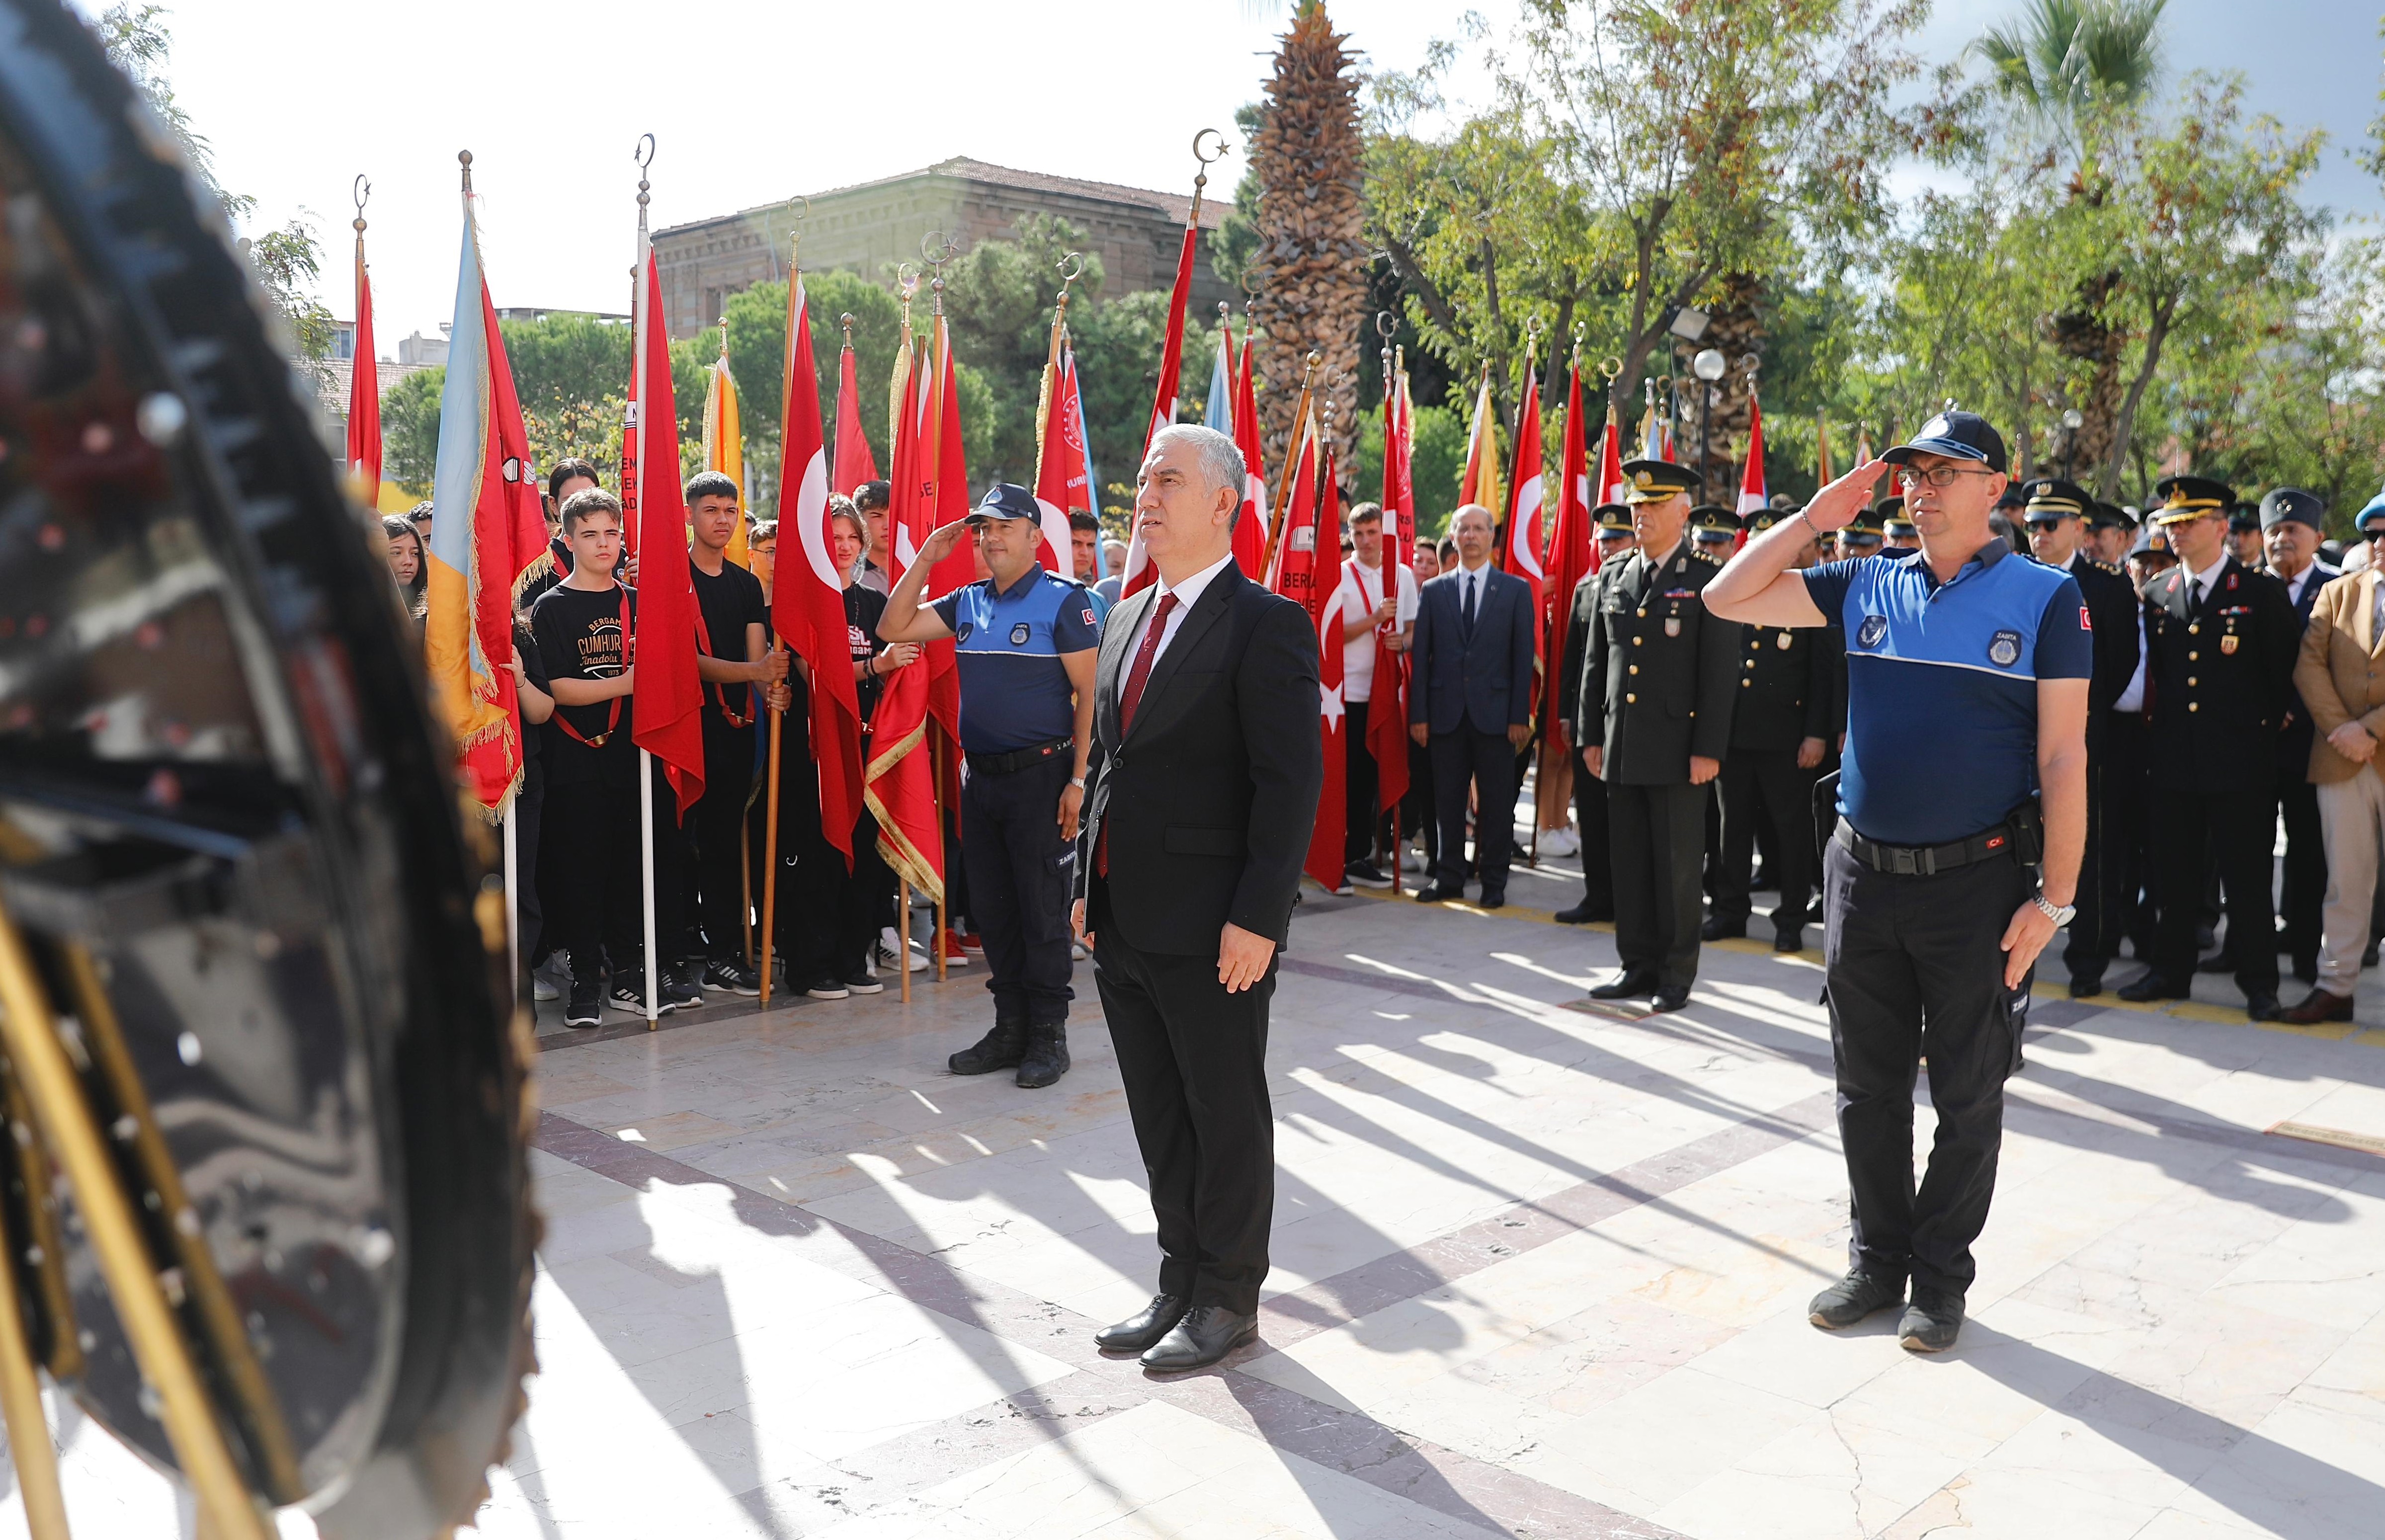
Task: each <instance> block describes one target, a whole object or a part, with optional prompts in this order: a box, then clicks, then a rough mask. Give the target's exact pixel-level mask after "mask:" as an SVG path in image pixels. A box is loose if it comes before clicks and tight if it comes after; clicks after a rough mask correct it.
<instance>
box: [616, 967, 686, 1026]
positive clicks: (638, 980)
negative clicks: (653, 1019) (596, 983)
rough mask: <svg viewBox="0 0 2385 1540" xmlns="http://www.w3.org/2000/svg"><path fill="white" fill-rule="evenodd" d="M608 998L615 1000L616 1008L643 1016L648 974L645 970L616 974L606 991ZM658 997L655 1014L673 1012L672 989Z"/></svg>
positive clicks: (662, 1014)
mask: <svg viewBox="0 0 2385 1540" xmlns="http://www.w3.org/2000/svg"><path fill="white" fill-rule="evenodd" d="M606 999H608V1000H611V1001H612V1002H613V1008H614V1009H615V1010H626V1011H628V1012H629V1013H630V1014H631V1015H632V1016H643V1015H644V1014H645V1013H646V975H645V974H644V972H643V971H640V972H636V973H616V974H614V975H613V987H612V988H611V989H610V990H608V991H606ZM656 1000H657V1002H658V1003H657V1004H656V1007H655V1014H656V1015H657V1016H668V1015H669V1014H670V1013H671V1002H670V991H669V990H668V989H665V990H663V991H662V992H660V994H658V995H656Z"/></svg>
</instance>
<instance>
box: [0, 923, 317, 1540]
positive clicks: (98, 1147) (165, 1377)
mask: <svg viewBox="0 0 2385 1540" xmlns="http://www.w3.org/2000/svg"><path fill="white" fill-rule="evenodd" d="M0 1041H5V1042H6V1045H7V1050H8V1057H9V1059H10V1060H11V1061H12V1062H13V1063H14V1064H15V1066H16V1069H17V1073H18V1075H19V1077H20V1079H21V1082H22V1083H23V1085H24V1088H25V1095H26V1096H27V1097H28V1099H30V1100H31V1102H32V1104H33V1117H34V1119H35V1121H37V1122H39V1123H40V1125H41V1132H42V1134H43V1137H44V1140H45V1141H46V1142H47V1143H48V1145H49V1146H50V1149H51V1152H52V1153H53V1154H54V1155H55V1156H56V1158H57V1162H58V1165H59V1166H60V1167H61V1168H62V1169H63V1170H64V1171H65V1172H66V1176H67V1181H68V1182H69V1183H71V1184H72V1186H73V1188H74V1196H75V1203H76V1205H77V1207H78V1208H81V1211H82V1217H83V1225H84V1228H85V1230H86V1231H87V1232H88V1233H89V1235H90V1237H91V1246H92V1252H93V1255H94V1257H95V1258H97V1259H98V1262H99V1268H100V1272H101V1275H102V1276H103V1277H104V1278H105V1279H106V1282H107V1292H108V1295H109V1296H110V1297H111V1298H112V1299H114V1301H115V1302H116V1313H117V1316H118V1318H119V1320H121V1321H123V1323H124V1333H125V1336H126V1338H127V1339H128V1340H129V1341H130V1343H131V1347H132V1357H133V1359H134V1361H135V1362H137V1363H138V1364H139V1365H140V1367H141V1374H142V1377H143V1378H144V1380H146V1381H147V1382H148V1383H149V1384H150V1386H151V1387H152V1388H154V1389H155V1390H156V1394H157V1399H158V1402H159V1417H158V1421H160V1422H161V1423H163V1424H164V1426H165V1429H166V1436H167V1438H168V1439H169V1441H170V1442H171V1443H172V1444H173V1446H174V1459H175V1462H176V1463H177V1464H178V1465H180V1466H181V1470H182V1475H183V1479H185V1480H186V1481H188V1482H189V1483H190V1484H191V1492H192V1495H193V1496H194V1497H195V1498H196V1499H197V1502H198V1507H199V1512H200V1514H201V1515H202V1516H203V1517H204V1518H205V1519H206V1521H207V1522H208V1523H209V1524H210V1526H211V1527H212V1530H213V1533H214V1534H216V1535H217V1536H218V1537H219V1540H271V1535H272V1533H273V1532H272V1530H271V1528H270V1527H269V1526H268V1523H267V1521H266V1520H265V1517H264V1515H263V1514H262V1513H260V1512H259V1511H258V1509H257V1506H256V1499H255V1498H254V1497H252V1496H250V1495H249V1491H248V1487H247V1484H245V1483H244V1482H243V1480H242V1479H241V1474H240V1468H239V1467H238V1466H237V1465H236V1464H235V1463H234V1462H233V1460H232V1454H231V1446H229V1445H228V1444H226V1443H225V1441H224V1434H223V1430H222V1429H221V1428H220V1427H219V1426H218V1425H217V1423H216V1416H215V1409H214V1407H213V1406H212V1405H211V1404H210V1403H209V1401H208V1397H207V1393H206V1386H205V1384H204V1383H202V1382H201V1380H200V1377H199V1368H198V1363H197V1360H196V1359H195V1358H193V1356H192V1354H191V1347H190V1344H189V1343H188V1342H186V1341H184V1340H183V1337H182V1329H181V1322H179V1321H176V1320H175V1319H174V1310H173V1307H172V1306H170V1305H169V1304H168V1303H167V1301H166V1291H165V1286H164V1285H163V1284H162V1283H160V1282H159V1281H158V1278H157V1274H156V1272H155V1271H153V1270H152V1265H151V1258H150V1256H149V1249H148V1246H147V1243H146V1242H145V1241H144V1240H143V1238H142V1234H141V1224H140V1221H139V1220H138V1219H137V1218H136V1216H135V1215H134V1212H133V1200H132V1197H131V1194H129V1193H127V1192H126V1191H125V1190H124V1187H123V1185H122V1183H120V1182H119V1180H118V1176H117V1171H116V1166H115V1163H114V1161H113V1160H112V1159H111V1158H110V1157H109V1155H108V1152H107V1146H106V1143H105V1142H104V1141H103V1139H102V1137H101V1135H100V1131H99V1125H98V1122H97V1121H96V1120H95V1119H94V1117H93V1116H92V1110H91V1104H90V1103H89V1102H88V1101H86V1100H85V1099H84V1098H83V1091H82V1086H81V1083H80V1082H79V1081H78V1080H77V1079H76V1077H75V1070H74V1066H73V1065H72V1064H71V1063H70V1062H69V1060H68V1058H67V1050H66V1045H65V1044H64V1043H62V1042H61V1041H60V1040H59V1037H58V1024H57V1020H56V1017H55V1016H54V1015H53V1013H52V1012H51V1009H50V1001H49V995H48V991H47V990H46V989H45V988H44V984H43V982H42V979H41V975H40V974H39V973H38V972H37V971H36V970H35V969H34V967H33V959H32V955H31V952H29V951H28V950H27V949H26V945H25V938H24V936H23V935H22V934H21V933H19V931H18V929H17V924H16V921H15V920H14V919H12V918H11V917H10V916H9V914H8V912H7V909H6V906H5V905H0Z"/></svg>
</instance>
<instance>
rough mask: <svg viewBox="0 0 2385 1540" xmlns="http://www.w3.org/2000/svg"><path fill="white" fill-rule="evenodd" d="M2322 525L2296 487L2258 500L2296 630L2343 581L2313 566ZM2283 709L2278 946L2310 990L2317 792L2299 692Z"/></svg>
mask: <svg viewBox="0 0 2385 1540" xmlns="http://www.w3.org/2000/svg"><path fill="white" fill-rule="evenodd" d="M2326 522H2327V505H2326V504H2325V503H2323V502H2321V501H2320V500H2319V499H2318V498H2317V497H2316V496H2314V495H2311V494H2310V493H2307V492H2304V490H2302V488H2300V487H2292V486H2281V487H2278V488H2275V489H2273V490H2272V491H2271V492H2270V493H2269V495H2267V496H2266V497H2264V498H2262V499H2261V542H2262V547H2263V550H2264V552H2265V554H2266V556H2267V557H2268V568H2269V575H2270V576H2271V577H2274V578H2276V579H2277V580H2278V581H2279V582H2282V583H2284V584H2285V585H2286V597H2287V598H2288V599H2290V600H2291V601H2292V602H2293V607H2294V619H2295V620H2296V621H2297V622H2298V623H2299V625H2300V627H2301V628H2302V629H2303V630H2307V629H2309V626H2310V618H2311V606H2312V604H2313V603H2314V602H2316V600H2317V598H2318V591H2319V590H2320V589H2322V588H2324V587H2326V586H2327V585H2328V584H2329V583H2330V582H2334V581H2335V580H2336V579H2338V578H2340V577H2341V576H2343V570H2342V569H2341V568H2340V567H2330V566H2329V565H2328V564H2327V563H2326V562H2324V561H2321V560H2319V559H2318V543H2319V538H2320V535H2321V533H2322V532H2324V531H2325V529H2326ZM2300 633H2301V632H2300V631H2297V632H2296V634H2297V635H2299V634H2300ZM2287 707H2288V709H2289V710H2290V711H2291V713H2292V715H2291V716H2289V717H2288V718H2287V719H2286V729H2285V731H2284V732H2280V733H2279V734H2278V808H2279V814H2280V816H2282V817H2283V818H2284V819H2285V821H2286V859H2285V886H2284V888H2283V890H2282V892H2281V894H2280V895H2279V903H2278V919H2279V921H2280V926H2279V930H2280V933H2279V938H2278V944H2279V946H2280V947H2282V948H2283V949H2284V951H2285V953H2286V955H2287V956H2288V957H2290V958H2292V959H2293V965H2294V977H2296V978H2298V979H2300V980H2302V981H2303V983H2316V982H2317V981H2318V945H2319V928H2320V927H2319V910H2320V908H2322V907H2323V906H2324V905H2325V903H2326V901H2327V841H2326V838H2325V836H2324V834H2323V833H2321V831H2320V829H2319V820H2318V788H2317V787H2316V786H2314V785H2312V784H2311V778H2310V759H2311V715H2310V712H2309V711H2308V710H2307V709H2306V708H2305V707H2304V705H2303V699H2302V695H2300V693H2299V692H2297V693H2296V694H2295V695H2294V696H2293V698H2292V699H2291V701H2289V702H2288V703H2287ZM2230 939H2231V941H2232V939H2233V938H2230Z"/></svg>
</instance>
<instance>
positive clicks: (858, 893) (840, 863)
mask: <svg viewBox="0 0 2385 1540" xmlns="http://www.w3.org/2000/svg"><path fill="white" fill-rule="evenodd" d="M795 886H796V887H797V888H798V889H799V890H800V891H801V893H802V895H803V897H802V901H801V902H800V903H799V904H798V905H797V906H796V914H797V917H798V919H799V920H800V924H799V925H798V927H797V929H796V932H795V933H794V935H793V938H792V945H793V949H794V955H793V958H792V962H793V968H794V979H795V982H796V983H797V984H798V985H799V986H805V985H808V984H810V983H816V982H818V981H823V980H827V979H839V980H846V981H850V980H853V979H857V978H860V977H861V976H862V975H863V974H864V973H865V972H867V971H868V967H869V948H870V945H872V944H873V943H874V942H876V941H877V939H878V932H879V930H880V927H881V926H883V925H884V924H885V923H886V900H887V899H888V898H890V897H891V896H893V893H894V869H893V868H892V867H890V866H888V865H887V864H886V858H885V857H883V856H881V855H880V854H879V853H878V820H877V819H876V818H874V817H872V816H871V815H870V813H869V812H868V810H867V809H864V811H863V812H862V814H861V816H860V818H858V819H857V820H855V821H854V825H853V869H852V870H850V871H848V870H845V864H844V852H843V851H842V850H839V849H838V848H837V847H836V846H834V845H830V844H829V842H828V835H827V833H826V831H825V830H823V829H821V828H818V827H817V826H815V827H814V829H812V830H811V831H810V832H809V835H808V841H807V843H806V845H805V848H804V851H803V855H802V858H801V859H800V860H799V861H798V862H797V863H796V865H795ZM897 966H900V964H897Z"/></svg>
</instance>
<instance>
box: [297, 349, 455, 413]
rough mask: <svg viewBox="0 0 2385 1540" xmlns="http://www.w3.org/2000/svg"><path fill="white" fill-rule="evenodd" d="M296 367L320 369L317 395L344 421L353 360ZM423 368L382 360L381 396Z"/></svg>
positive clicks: (418, 365) (338, 360)
mask: <svg viewBox="0 0 2385 1540" xmlns="http://www.w3.org/2000/svg"><path fill="white" fill-rule="evenodd" d="M298 367H299V368H301V369H321V370H322V374H321V375H320V376H319V378H320V379H321V381H322V386H321V389H320V390H319V391H318V394H320V395H321V396H322V398H323V402H324V404H325V405H326V406H328V407H331V413H332V415H333V416H335V417H338V418H341V419H345V418H346V417H347V415H348V382H349V381H350V380H351V379H353V378H354V377H355V369H356V364H355V360H353V359H349V358H325V359H322V360H321V361H320V362H319V363H317V364H308V363H305V362H302V363H300V365H299V366H298ZM424 367H425V366H424V365H421V364H393V363H390V362H388V361H387V360H383V361H382V362H381V365H380V371H381V372H380V383H381V394H383V395H387V394H389V387H390V386H392V385H394V384H396V383H397V382H399V381H400V380H403V379H405V378H406V376H407V375H409V374H413V373H416V372H418V370H420V369H423V368H424Z"/></svg>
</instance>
